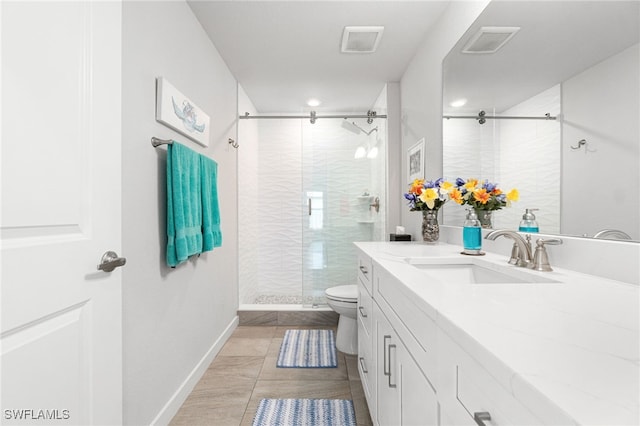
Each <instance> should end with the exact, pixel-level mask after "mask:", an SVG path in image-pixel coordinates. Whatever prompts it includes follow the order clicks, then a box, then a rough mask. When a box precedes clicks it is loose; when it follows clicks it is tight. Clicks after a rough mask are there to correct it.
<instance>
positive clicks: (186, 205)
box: [167, 141, 202, 267]
mask: <svg viewBox="0 0 640 426" xmlns="http://www.w3.org/2000/svg"><path fill="white" fill-rule="evenodd" d="M200 157H201V156H200V154H198V153H197V152H194V151H192V150H191V149H189V148H187V147H185V146H184V145H181V144H179V143H177V142H176V141H173V143H172V144H171V145H168V147H167V264H168V265H169V266H171V267H174V266H176V265H178V264H180V263H182V262H184V261H185V260H187V258H188V257H189V256H191V255H194V254H197V253H200V252H201V251H202V199H201V192H202V191H201V184H202V183H201V179H200V165H201V162H200Z"/></svg>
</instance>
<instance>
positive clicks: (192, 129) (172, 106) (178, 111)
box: [156, 77, 210, 147]
mask: <svg viewBox="0 0 640 426" xmlns="http://www.w3.org/2000/svg"><path fill="white" fill-rule="evenodd" d="M156 121H158V122H160V123H162V124H164V125H165V126H167V127H169V128H171V129H173V130H175V131H176V132H178V133H181V134H183V135H184V136H186V137H188V138H189V139H192V140H193V141H195V142H197V143H198V144H200V145H202V146H205V147H207V146H209V135H210V129H209V125H210V120H209V116H208V115H207V114H205V112H204V111H202V109H200V108H198V106H197V105H196V104H194V103H193V102H191V100H190V99H189V98H187V97H186V96H185V95H183V94H182V93H181V92H180V91H179V90H178V89H176V88H175V87H174V86H173V85H172V84H171V83H169V81H167V79H166V78H164V77H158V78H156Z"/></svg>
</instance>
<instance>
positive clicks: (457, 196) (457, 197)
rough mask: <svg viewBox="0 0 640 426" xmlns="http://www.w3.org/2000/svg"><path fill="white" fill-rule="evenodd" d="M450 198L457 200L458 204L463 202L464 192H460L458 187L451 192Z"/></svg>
mask: <svg viewBox="0 0 640 426" xmlns="http://www.w3.org/2000/svg"><path fill="white" fill-rule="evenodd" d="M449 198H451V199H452V200H453V201H455V202H456V203H458V204H462V202H463V200H462V192H460V190H458V189H455V188H454V189H452V190H451V192H449Z"/></svg>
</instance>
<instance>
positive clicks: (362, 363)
mask: <svg viewBox="0 0 640 426" xmlns="http://www.w3.org/2000/svg"><path fill="white" fill-rule="evenodd" d="M360 368H362V372H363V373H365V374H367V373H368V372H369V370H367V367H365V365H364V358H363V357H360Z"/></svg>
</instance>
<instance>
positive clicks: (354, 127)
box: [342, 118, 362, 135]
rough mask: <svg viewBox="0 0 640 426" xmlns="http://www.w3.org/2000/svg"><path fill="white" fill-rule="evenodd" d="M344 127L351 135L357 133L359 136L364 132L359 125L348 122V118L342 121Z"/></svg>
mask: <svg viewBox="0 0 640 426" xmlns="http://www.w3.org/2000/svg"><path fill="white" fill-rule="evenodd" d="M342 127H344V128H345V129H347V130H348V131H350V132H351V133H355V134H356V135H359V134H360V132H362V129H361V128H360V127H358V125H357V124H356V123H353V122H349V121H347V119H346V118H345V119H344V120H342Z"/></svg>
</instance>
